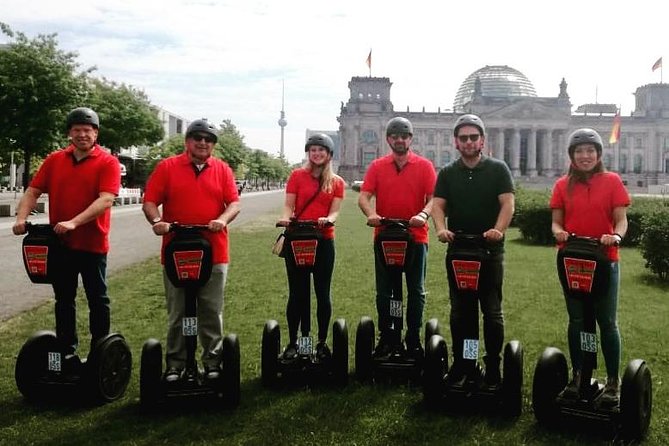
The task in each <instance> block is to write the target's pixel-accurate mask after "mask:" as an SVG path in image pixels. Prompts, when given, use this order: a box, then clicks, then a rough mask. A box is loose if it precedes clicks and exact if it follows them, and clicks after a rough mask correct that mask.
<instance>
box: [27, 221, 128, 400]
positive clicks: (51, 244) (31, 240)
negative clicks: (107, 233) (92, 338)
mask: <svg viewBox="0 0 669 446" xmlns="http://www.w3.org/2000/svg"><path fill="white" fill-rule="evenodd" d="M26 229H27V231H28V234H27V235H26V236H25V237H24V238H23V263H24V266H25V268H26V272H27V273H28V277H29V278H30V281H31V282H33V283H46V284H52V283H54V281H55V280H56V278H57V277H58V275H59V274H60V271H59V268H60V266H61V265H62V262H63V261H64V258H63V249H64V247H63V245H62V243H61V241H60V239H59V238H58V235H56V233H55V232H54V231H53V228H52V227H51V225H48V224H31V223H30V222H27V223H26ZM131 370H132V355H131V353H130V348H129V347H128V344H127V343H126V341H125V338H124V337H123V336H122V335H120V334H118V333H111V334H108V335H106V336H105V337H103V338H101V339H99V340H97V341H96V342H95V344H94V345H92V346H91V351H90V352H89V353H88V357H87V358H86V359H84V360H81V359H79V357H78V356H77V355H74V354H73V355H66V354H65V348H64V346H63V345H62V343H61V342H60V341H59V340H58V338H57V337H56V333H54V332H53V331H50V330H41V331H38V332H36V333H34V334H33V335H32V336H30V338H28V340H27V341H26V342H25V344H23V346H22V347H21V350H20V351H19V354H18V357H17V358H16V368H15V371H14V376H15V379H16V386H17V387H18V389H19V392H21V394H23V396H24V397H25V398H26V399H27V400H28V401H34V402H37V401H47V400H54V401H58V400H64V399H68V400H72V399H74V400H75V401H82V400H83V401H86V402H93V403H108V402H112V401H115V400H117V399H119V398H121V397H122V396H123V394H124V393H125V390H126V388H127V386H128V382H129V381H130V373H131Z"/></svg>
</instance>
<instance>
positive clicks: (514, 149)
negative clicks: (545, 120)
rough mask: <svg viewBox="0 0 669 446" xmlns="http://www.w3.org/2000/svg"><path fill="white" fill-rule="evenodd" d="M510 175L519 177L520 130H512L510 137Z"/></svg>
mask: <svg viewBox="0 0 669 446" xmlns="http://www.w3.org/2000/svg"><path fill="white" fill-rule="evenodd" d="M511 174H512V175H513V176H514V177H518V176H520V129H519V128H514V129H513V136H512V137H511Z"/></svg>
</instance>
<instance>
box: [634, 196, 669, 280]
mask: <svg viewBox="0 0 669 446" xmlns="http://www.w3.org/2000/svg"><path fill="white" fill-rule="evenodd" d="M664 203H665V204H666V202H664ZM641 223H642V226H643V235H642V236H641V246H640V248H641V254H642V256H643V258H644V259H645V260H646V268H648V269H650V270H651V271H652V272H653V274H655V275H656V276H657V277H659V278H660V279H661V280H665V281H668V280H669V207H667V206H661V207H656V209H655V210H653V211H651V212H649V213H647V214H645V215H643V217H642V218H641Z"/></svg>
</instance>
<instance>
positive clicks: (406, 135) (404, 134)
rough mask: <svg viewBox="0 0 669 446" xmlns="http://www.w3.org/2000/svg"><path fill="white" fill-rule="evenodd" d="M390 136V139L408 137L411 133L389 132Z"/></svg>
mask: <svg viewBox="0 0 669 446" xmlns="http://www.w3.org/2000/svg"><path fill="white" fill-rule="evenodd" d="M388 136H390V137H391V138H392V139H409V138H411V135H410V134H408V133H391V134H390V135H388Z"/></svg>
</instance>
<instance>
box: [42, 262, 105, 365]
mask: <svg viewBox="0 0 669 446" xmlns="http://www.w3.org/2000/svg"><path fill="white" fill-rule="evenodd" d="M106 271H107V254H98V253H93V252H85V251H74V250H70V249H65V250H64V252H63V260H62V264H61V265H60V272H61V274H60V275H59V276H58V277H57V279H56V282H55V283H54V284H53V285H52V286H53V291H54V294H55V297H56V306H55V313H56V336H57V337H58V340H59V341H60V343H61V346H62V347H63V349H64V352H63V353H65V354H71V353H74V352H75V351H76V349H77V346H78V345H79V339H78V337H77V311H76V310H77V304H76V300H75V298H76V297H77V287H78V286H79V275H80V274H81V281H82V283H83V285H84V291H85V292H86V300H87V301H88V323H89V330H90V333H91V346H93V345H95V342H96V341H97V340H98V339H100V338H103V337H104V336H106V335H108V334H109V326H110V309H109V296H108V295H107V282H106Z"/></svg>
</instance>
